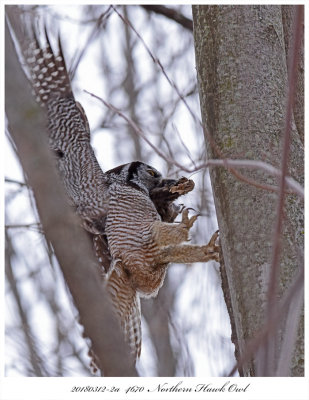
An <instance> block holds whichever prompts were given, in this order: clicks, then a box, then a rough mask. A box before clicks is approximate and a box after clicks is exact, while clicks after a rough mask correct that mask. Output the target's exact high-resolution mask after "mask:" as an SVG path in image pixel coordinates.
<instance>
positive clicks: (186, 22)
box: [141, 4, 193, 32]
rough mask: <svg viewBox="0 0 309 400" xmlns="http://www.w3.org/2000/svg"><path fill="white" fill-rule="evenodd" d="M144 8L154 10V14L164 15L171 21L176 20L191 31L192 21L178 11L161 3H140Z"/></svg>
mask: <svg viewBox="0 0 309 400" xmlns="http://www.w3.org/2000/svg"><path fill="white" fill-rule="evenodd" d="M141 7H143V8H144V9H145V10H147V11H150V12H154V13H156V14H161V15H164V16H165V17H166V18H169V19H171V20H172V21H175V22H177V23H178V24H180V25H181V26H183V27H184V28H185V29H188V31H190V32H193V21H192V19H190V18H187V17H185V16H184V15H183V14H181V13H180V12H179V11H177V10H175V9H173V8H169V7H165V6H162V5H155V4H151V5H145V4H143V5H141Z"/></svg>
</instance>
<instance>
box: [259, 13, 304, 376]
mask: <svg viewBox="0 0 309 400" xmlns="http://www.w3.org/2000/svg"><path fill="white" fill-rule="evenodd" d="M302 16H303V6H296V14H295V19H294V34H293V44H292V46H291V50H292V51H291V54H290V55H289V64H290V66H291V67H290V68H288V72H289V75H288V97H287V102H286V111H285V125H284V132H283V151H282V167H281V168H282V172H281V176H280V181H279V198H278V207H277V217H276V225H275V232H274V234H273V253H272V263H271V270H270V280H269V286H268V292H267V300H268V301H267V304H268V306H267V316H266V318H267V321H271V320H272V319H273V317H274V314H275V310H276V306H277V304H276V303H277V288H278V283H279V282H278V281H279V273H280V262H279V261H280V254H281V240H282V226H283V214H284V202H285V189H286V179H285V177H286V176H287V174H288V164H289V155H290V142H291V121H292V110H293V106H294V101H295V87H296V78H297V65H298V58H299V46H300V41H301V32H302V26H301V21H302ZM274 351H275V349H274V344H273V345H272V344H271V343H268V345H267V347H266V357H264V366H263V371H265V373H266V376H273V373H274V370H275V366H274V362H275V357H274Z"/></svg>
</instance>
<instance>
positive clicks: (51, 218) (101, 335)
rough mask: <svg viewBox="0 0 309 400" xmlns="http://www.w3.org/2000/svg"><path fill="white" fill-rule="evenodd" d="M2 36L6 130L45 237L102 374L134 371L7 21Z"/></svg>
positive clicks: (123, 374)
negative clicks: (21, 168) (60, 177)
mask: <svg viewBox="0 0 309 400" xmlns="http://www.w3.org/2000/svg"><path fill="white" fill-rule="evenodd" d="M8 11H11V10H10V9H9V10H8ZM5 36H6V46H5V50H6V52H5V55H6V68H5V77H6V80H5V93H6V115H7V118H8V121H9V131H10V134H11V136H12V139H13V141H14V143H15V145H16V149H17V154H18V156H19V159H20V162H21V165H22V167H23V170H24V172H25V174H26V175H27V178H28V181H29V184H30V185H31V187H32V190H33V193H34V197H35V200H36V205H37V209H38V213H39V216H40V220H41V222H42V227H43V230H44V233H45V236H46V239H47V240H48V241H50V243H51V244H52V246H53V248H54V251H55V254H56V257H57V259H58V261H59V264H60V267H61V270H62V272H63V275H64V278H65V281H66V283H67V285H68V287H69V289H70V292H71V294H72V297H73V299H74V303H75V306H76V307H77V309H78V311H79V315H80V322H81V323H82V324H83V326H84V328H85V336H86V337H89V338H90V339H91V341H92V345H93V348H94V350H95V352H96V355H97V356H98V358H99V360H100V364H101V367H102V369H103V373H104V375H105V376H136V375H137V373H136V369H135V366H134V363H133V360H132V357H130V355H129V349H128V346H127V345H126V344H125V342H124V337H123V335H122V333H121V329H120V326H119V323H118V321H117V320H116V318H115V316H114V314H113V312H112V308H111V305H110V302H109V297H108V295H107V293H106V292H105V290H104V288H103V285H102V283H101V279H100V276H99V273H98V272H97V268H96V265H97V261H96V259H95V256H94V252H93V249H92V245H91V243H90V241H89V239H88V237H87V235H86V233H85V232H83V230H82V228H81V226H80V223H81V222H80V221H79V219H78V217H77V216H76V215H75V214H74V212H73V210H72V209H71V208H70V207H69V206H68V200H67V198H66V196H65V194H64V189H63V187H62V185H61V183H60V181H59V177H58V175H57V173H56V170H55V166H54V162H53V159H52V155H51V153H50V151H49V148H48V144H47V133H46V128H45V122H46V120H44V119H45V118H46V116H45V114H44V113H43V112H42V109H41V108H40V107H39V106H38V105H37V104H36V103H35V102H34V100H33V97H32V95H31V91H30V86H29V84H28V82H27V80H26V77H25V75H24V73H23V71H22V69H21V66H20V64H19V61H18V58H17V56H16V53H15V49H14V46H13V42H12V39H11V37H10V33H9V29H8V26H7V24H6V32H5ZM30 250H31V249H30Z"/></svg>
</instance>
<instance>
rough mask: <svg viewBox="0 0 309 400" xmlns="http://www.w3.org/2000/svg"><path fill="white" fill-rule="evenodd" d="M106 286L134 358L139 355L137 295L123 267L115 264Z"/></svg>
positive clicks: (140, 340)
mask: <svg viewBox="0 0 309 400" xmlns="http://www.w3.org/2000/svg"><path fill="white" fill-rule="evenodd" d="M107 288H108V290H109V293H110V295H111V299H112V303H113V306H114V308H115V311H116V313H117V315H118V316H119V318H120V323H121V327H122V329H123V332H124V335H125V339H126V341H127V342H128V344H129V345H130V349H131V352H132V354H133V356H134V357H135V360H136V359H137V358H139V357H140V355H141V347H142V330H141V306H140V299H139V295H138V294H137V292H136V290H135V289H134V288H132V286H131V284H130V281H129V278H128V276H127V274H126V273H125V271H124V269H123V268H122V267H121V266H119V264H118V265H117V267H116V268H115V269H114V270H113V272H112V273H111V275H110V276H109V278H108V282H107Z"/></svg>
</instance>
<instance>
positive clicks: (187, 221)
mask: <svg viewBox="0 0 309 400" xmlns="http://www.w3.org/2000/svg"><path fill="white" fill-rule="evenodd" d="M189 210H190V209H189V208H185V209H184V210H183V212H182V219H181V223H182V224H184V225H185V227H186V228H187V229H188V230H189V229H190V228H192V226H193V224H194V222H195V221H196V220H197V217H198V216H199V214H196V215H193V216H192V217H191V218H189Z"/></svg>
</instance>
